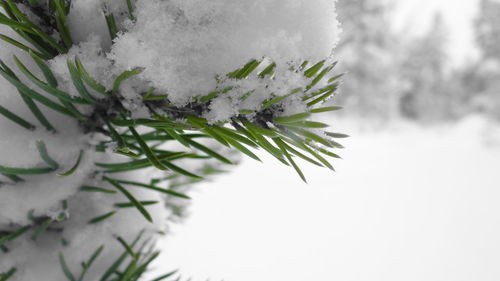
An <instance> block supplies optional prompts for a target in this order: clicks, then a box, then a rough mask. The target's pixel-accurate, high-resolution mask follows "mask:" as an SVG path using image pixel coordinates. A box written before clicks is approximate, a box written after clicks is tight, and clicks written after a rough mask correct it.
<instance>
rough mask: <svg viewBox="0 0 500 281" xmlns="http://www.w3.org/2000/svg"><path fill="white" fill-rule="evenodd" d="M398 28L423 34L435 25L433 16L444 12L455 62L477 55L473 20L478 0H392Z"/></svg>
mask: <svg viewBox="0 0 500 281" xmlns="http://www.w3.org/2000/svg"><path fill="white" fill-rule="evenodd" d="M393 1H394V3H395V5H396V7H397V13H396V18H395V23H396V26H397V29H399V30H404V31H406V32H410V33H413V34H419V33H423V32H425V31H426V30H428V28H429V24H430V23H432V18H433V16H434V13H435V12H437V11H440V12H442V13H443V16H444V18H445V21H446V24H447V26H448V28H449V29H450V35H449V44H450V55H451V57H452V59H453V61H454V62H455V63H460V62H463V61H466V60H467V58H468V57H471V56H474V55H475V47H474V35H473V30H472V24H473V20H474V18H475V16H476V13H477V11H478V4H479V0H393Z"/></svg>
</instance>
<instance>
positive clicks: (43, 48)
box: [0, 0, 346, 281]
mask: <svg viewBox="0 0 500 281" xmlns="http://www.w3.org/2000/svg"><path fill="white" fill-rule="evenodd" d="M126 4H127V7H128V13H129V17H130V19H131V20H134V10H133V3H131V0H126ZM0 5H1V6H2V9H3V12H0V24H2V25H6V26H8V27H10V28H11V29H12V30H13V31H15V33H16V34H17V35H18V37H19V38H22V40H21V41H22V42H21V41H19V40H16V39H15V38H12V37H9V36H6V35H4V34H0V39H2V40H4V41H5V42H7V43H9V44H11V45H13V46H15V47H17V48H19V49H21V50H23V51H25V52H26V53H27V54H29V58H30V59H31V60H33V62H34V63H35V64H36V65H37V66H38V68H39V70H40V72H41V73H42V75H43V77H37V76H36V75H35V74H34V73H33V71H30V69H28V67H27V66H26V62H23V61H22V60H21V59H19V58H18V57H15V56H14V57H13V61H14V63H15V66H8V65H7V64H6V63H5V62H3V61H1V60H0V75H1V76H3V78H5V79H6V80H7V81H9V82H10V84H12V85H13V86H14V87H15V88H16V89H17V92H18V93H19V95H20V97H21V98H22V100H23V102H24V103H25V105H26V106H27V107H28V108H29V110H30V111H31V113H32V114H33V116H34V117H35V119H36V120H37V122H38V123H39V124H34V123H32V122H30V121H28V120H26V119H25V118H23V117H22V116H20V115H18V114H16V113H15V112H13V111H11V110H9V109H8V108H5V107H4V106H2V105H0V115H3V117H5V118H7V119H9V120H11V121H12V122H14V123H16V124H17V125H19V126H21V127H23V128H25V129H26V130H35V129H37V128H38V127H39V126H41V127H42V128H43V129H45V130H48V131H50V132H53V133H54V134H57V133H58V131H59V130H61V128H56V127H55V126H54V125H53V124H52V123H51V121H50V120H49V118H48V117H47V116H45V115H44V114H43V112H42V110H41V109H40V106H43V107H46V108H48V109H51V110H53V111H55V112H57V113H59V114H61V115H62V116H64V117H67V118H72V119H75V120H77V121H78V124H80V125H81V128H82V132H85V133H97V132H98V133H102V134H103V135H105V136H107V139H106V140H103V141H101V142H100V143H99V144H97V145H95V147H94V149H95V150H96V151H98V152H102V153H107V151H109V149H108V148H109V147H112V148H113V149H114V152H115V153H118V154H121V155H125V156H126V157H127V158H128V159H129V160H127V161H124V162H119V163H95V171H96V174H98V175H99V176H100V177H101V179H102V182H107V183H109V185H110V186H112V187H113V189H110V188H105V187H100V186H88V185H85V186H82V187H81V188H80V191H81V192H102V193H107V194H117V193H121V194H123V195H124V196H125V198H127V199H128V202H123V203H115V204H114V205H113V206H111V208H112V211H110V212H108V213H105V214H102V215H100V216H98V217H95V218H93V219H91V220H89V221H88V223H89V224H97V223H100V222H102V221H104V220H106V219H108V218H110V217H112V216H113V215H114V214H116V213H117V212H118V211H119V210H120V209H122V208H136V209H137V211H138V212H140V213H141V214H142V215H143V216H144V218H145V219H147V220H148V221H152V216H151V215H150V214H149V212H148V210H147V206H149V205H153V204H158V203H160V202H157V201H140V200H138V199H136V198H135V197H134V196H133V195H132V193H131V192H129V191H128V187H129V186H134V187H139V188H147V189H150V190H154V191H157V192H161V193H164V194H166V195H168V196H173V197H178V198H183V199H189V197H188V196H187V195H185V194H183V193H182V192H180V191H179V190H176V188H175V186H174V185H171V188H160V187H158V184H159V183H160V182H165V181H169V180H172V179H174V178H178V177H181V176H183V177H185V178H188V179H190V180H189V181H188V182H187V183H193V182H197V181H201V180H203V178H204V176H207V175H209V174H211V173H214V172H215V171H217V169H215V168H211V167H210V166H207V168H206V169H204V170H202V171H201V174H199V173H195V172H193V171H188V170H187V169H185V168H183V167H181V166H179V165H176V164H175V163H174V161H175V160H180V159H198V160H199V161H203V160H204V159H216V160H219V161H220V162H221V163H223V164H233V163H232V161H230V160H229V159H228V158H226V157H225V156H223V155H222V154H221V153H219V152H217V151H215V150H213V149H211V148H209V147H208V146H207V145H204V144H203V142H204V140H207V139H210V140H215V141H217V142H218V143H220V144H222V145H223V146H225V147H228V148H232V149H235V150H237V151H240V152H242V153H243V154H245V155H247V156H249V157H251V158H253V159H256V160H259V161H260V159H259V157H258V156H257V155H256V154H255V153H254V152H252V149H257V148H262V149H264V150H266V151H267V152H269V153H270V154H271V155H272V156H274V157H275V158H276V159H277V160H278V161H280V162H282V163H283V164H285V165H287V166H292V167H293V168H294V169H295V171H296V172H297V173H298V175H299V176H300V177H301V178H302V179H303V180H304V181H305V176H304V174H303V173H302V171H301V169H300V168H299V166H298V165H297V163H296V161H295V160H294V159H296V158H297V157H298V158H301V159H303V160H305V161H307V162H310V163H312V164H314V165H317V166H322V167H327V168H329V169H332V170H333V166H332V165H331V163H330V162H329V161H328V160H327V157H333V158H339V156H338V155H337V154H336V153H334V152H332V150H333V149H335V148H342V146H341V145H340V144H339V143H337V142H336V141H334V140H333V139H336V138H343V137H346V136H345V135H343V134H339V133H334V132H326V136H325V135H320V134H316V133H314V132H312V131H311V130H309V129H311V128H312V129H316V128H321V129H323V128H326V127H328V125H327V124H324V123H321V122H315V121H310V120H309V119H310V118H311V116H312V115H315V114H319V113H324V112H330V111H335V110H339V109H340V107H335V106H322V104H323V103H325V102H326V101H327V100H328V99H330V98H331V97H332V96H334V95H335V93H336V90H337V88H338V86H339V78H340V77H341V75H333V74H331V73H332V70H333V69H334V67H335V64H330V65H328V64H327V63H326V62H325V61H320V62H318V63H315V64H310V63H309V62H307V61H305V62H303V64H302V65H301V66H300V67H298V68H296V69H290V71H295V72H297V73H299V72H300V73H303V75H304V76H305V77H306V78H307V79H309V80H310V84H309V85H308V86H307V87H305V88H298V89H293V90H291V91H290V93H289V94H288V95H285V96H273V95H272V96H271V97H270V98H269V99H268V100H266V101H265V102H263V103H262V106H261V108H260V109H259V110H257V111H256V110H241V111H240V112H239V115H237V116H235V117H233V118H231V120H228V121H226V122H219V123H216V124H211V123H210V122H209V121H208V120H207V119H205V118H203V117H202V116H201V114H202V111H203V109H204V108H208V105H210V103H211V101H212V100H213V99H214V98H217V97H218V96H219V95H224V94H226V93H227V92H230V91H231V90H233V89H232V88H225V89H222V90H216V91H212V92H209V93H208V94H207V95H205V96H199V97H197V98H195V99H194V100H193V102H191V103H190V104H189V105H188V106H186V107H182V108H179V107H177V106H175V105H172V104H171V103H170V102H169V100H168V95H165V94H160V93H156V90H155V89H154V88H151V89H150V90H149V91H147V92H145V93H140V94H141V96H142V102H143V104H144V105H145V106H146V107H147V108H148V109H149V111H150V113H151V115H150V118H141V119H134V118H133V117H132V114H131V112H129V111H128V110H127V109H125V107H123V106H122V104H121V101H122V100H123V98H122V97H121V95H120V86H121V84H122V82H124V81H126V80H127V79H130V78H132V77H134V76H136V75H138V74H140V73H141V69H132V70H127V71H124V72H123V73H121V74H120V75H118V76H117V77H116V79H115V81H114V83H113V85H109V86H108V87H106V86H105V85H102V84H100V83H99V82H97V81H96V79H94V78H93V77H92V76H91V75H90V74H89V72H88V71H87V70H86V68H85V66H84V64H83V63H82V61H80V60H79V59H78V58H73V59H68V61H67V67H68V70H69V73H70V75H71V77H70V78H71V81H72V84H73V86H74V88H75V89H76V91H77V92H78V94H79V96H73V95H71V94H70V93H68V92H66V91H64V90H61V89H60V87H59V85H58V80H57V78H56V75H55V74H54V73H53V71H52V70H51V68H50V66H49V63H48V61H49V60H51V59H53V58H54V57H56V56H58V55H61V54H65V53H67V52H68V51H69V49H70V48H71V47H72V46H73V44H74V42H73V40H72V36H71V32H70V29H69V27H68V14H69V12H70V9H71V1H68V0H48V1H43V4H42V3H41V2H39V1H38V0H17V1H16V0H0ZM20 5H23V6H24V7H28V8H29V11H30V13H31V14H30V15H27V14H26V13H25V12H23V10H24V11H26V9H20V8H19V6H20ZM33 15H34V16H36V17H38V18H39V19H40V21H39V22H40V23H39V24H36V23H34V22H33V21H32V20H31V19H30V18H32V17H33ZM103 16H104V17H105V19H106V23H107V25H108V29H109V34H110V37H111V38H112V39H114V38H116V37H117V36H118V34H119V32H120V30H119V28H118V25H117V23H116V20H115V17H114V15H113V14H112V13H110V12H109V11H108V10H107V8H106V7H105V6H103ZM263 63H265V62H264V60H251V61H249V62H248V63H247V64H246V65H244V66H243V67H242V68H241V69H238V70H235V71H234V72H231V73H228V74H227V75H226V78H227V79H234V80H241V79H245V78H247V77H249V76H250V75H252V74H254V75H258V77H259V78H261V79H267V80H268V81H269V83H272V79H273V75H274V71H275V67H276V64H274V63H270V64H268V65H266V66H265V67H262V64H263ZM259 66H261V68H260V69H263V70H261V71H259V72H258V73H256V71H257V69H258V68H259ZM13 67H15V68H16V71H18V72H20V73H22V75H23V76H22V77H19V76H18V75H16V74H15V72H14V70H13ZM325 79H326V80H327V81H328V83H327V86H325V87H322V88H321V89H319V90H314V91H313V90H312V89H313V88H314V86H315V85H316V84H318V83H319V82H321V81H323V80H325ZM24 80H28V81H30V83H31V84H33V85H35V86H36V88H32V87H30V86H28V84H27V83H26V82H25V81H24ZM207 92H208V91H207ZM251 94H252V92H249V93H248V95H251ZM248 95H247V96H246V97H248ZM294 95H295V96H297V95H300V97H301V99H302V101H303V102H304V103H305V104H306V105H307V108H308V111H307V112H303V113H300V114H295V115H292V116H280V112H281V110H282V108H281V102H283V101H284V100H285V99H287V98H289V97H291V96H294ZM82 107H91V108H92V110H91V111H92V114H91V115H86V114H84V113H82V112H81V108H82ZM79 108H80V110H79ZM87 112H88V111H87ZM179 120H182V121H179ZM167 142H176V143H179V144H182V145H183V146H185V147H186V148H188V149H189V152H186V151H170V150H165V149H163V148H162V145H163V144H165V143H167ZM318 144H319V145H318ZM37 147H38V151H39V157H40V158H41V159H42V160H43V163H44V164H45V165H44V166H39V165H36V164H34V167H32V168H17V167H8V166H3V165H0V174H2V175H4V176H5V177H6V178H8V179H10V180H11V182H10V183H9V184H21V183H22V182H24V181H25V180H29V177H30V176H32V175H41V174H47V175H53V176H60V177H69V176H71V175H72V174H73V173H74V172H75V171H77V169H78V168H79V165H80V162H81V160H82V157H84V151H83V150H82V151H79V152H78V151H77V152H75V161H74V165H72V166H71V167H66V169H63V167H61V165H59V163H57V162H56V161H55V160H54V159H53V158H51V157H50V152H49V151H47V149H46V146H45V144H44V143H43V142H42V141H38V142H37ZM193 151H196V152H193ZM37 163H38V161H37ZM0 164H1V163H0ZM148 167H156V168H157V169H159V170H162V171H168V172H169V174H168V176H165V177H163V178H155V179H151V181H150V182H135V181H123V180H119V179H116V178H114V177H113V174H116V173H127V172H130V171H134V170H139V169H144V168H148ZM0 184H1V183H0ZM64 204H67V202H66V201H65V202H64ZM66 207H67V206H66ZM66 219H67V217H66V216H64V215H61V216H60V217H58V218H57V219H50V218H42V219H38V220H34V223H33V224H32V225H28V226H23V227H21V228H19V229H17V230H15V231H3V232H0V250H2V251H3V252H4V254H7V253H8V244H9V242H12V241H13V240H15V239H16V238H18V237H21V236H23V235H28V234H27V233H28V232H32V233H33V234H32V237H31V238H32V239H33V240H35V239H36V238H37V237H38V236H39V235H40V234H42V233H43V232H44V231H46V230H47V229H50V228H51V227H55V226H56V225H57V224H58V223H59V222H61V221H64V220H66ZM141 236H142V235H139V236H138V237H137V239H136V240H135V241H133V242H131V243H127V242H126V241H124V239H122V238H121V237H117V238H116V241H117V243H120V244H121V245H122V246H123V247H124V253H123V254H122V255H121V256H119V257H118V259H117V260H116V262H114V263H113V265H112V266H111V267H110V268H109V269H108V270H107V271H106V272H105V273H104V274H103V275H102V277H101V279H100V280H101V281H132V280H139V278H141V276H143V274H144V272H146V270H147V268H148V266H149V265H150V264H151V262H152V261H153V260H154V259H155V258H156V257H157V256H158V254H159V252H157V251H154V250H153V247H152V245H151V243H150V241H148V240H147V241H144V242H143V244H142V245H141V246H139V244H140V238H141ZM104 247H105V246H104V245H103V246H101V247H99V248H98V249H96V251H95V252H94V254H93V255H92V256H91V257H89V259H88V260H87V261H82V263H81V265H82V269H81V272H80V273H79V274H76V273H75V272H72V271H71V270H70V269H69V268H68V266H67V265H66V261H65V259H64V255H63V254H62V253H60V255H59V260H60V264H61V268H62V272H63V273H64V276H66V278H67V280H69V281H83V280H84V278H85V275H86V273H87V271H88V270H89V268H90V267H91V266H92V264H93V263H94V261H95V260H97V259H98V258H99V255H100V253H101V252H102V250H103V249H104ZM127 263H128V264H127ZM15 273H16V268H12V269H11V270H9V271H7V272H5V273H2V274H0V281H6V280H9V278H11V277H12V276H14V274H15ZM175 275H176V273H175V272H171V273H168V274H166V275H163V276H160V277H158V278H156V279H154V280H153V281H159V280H167V279H168V280H173V279H169V278H178V279H177V280H180V277H178V276H175Z"/></svg>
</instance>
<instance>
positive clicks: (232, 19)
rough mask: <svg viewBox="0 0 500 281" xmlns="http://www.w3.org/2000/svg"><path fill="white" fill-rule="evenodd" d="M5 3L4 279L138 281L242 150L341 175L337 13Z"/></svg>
mask: <svg viewBox="0 0 500 281" xmlns="http://www.w3.org/2000/svg"><path fill="white" fill-rule="evenodd" d="M0 5H1V7H2V9H1V13H0V34H1V35H0V38H1V39H2V40H3V41H2V43H1V44H2V46H1V49H0V59H1V61H0V75H1V76H2V77H3V79H1V80H0V92H1V94H0V115H2V116H0V117H1V118H0V131H1V135H0V153H1V155H2V157H1V160H0V272H1V275H0V280H9V281H14V280H23V281H29V280H103V281H104V280H116V278H117V277H119V280H138V279H139V278H140V276H141V275H142V273H143V272H144V271H145V270H146V269H147V267H148V264H149V262H150V261H151V260H153V259H154V258H155V257H156V256H157V254H158V252H156V251H155V250H154V238H155V237H156V235H157V234H158V233H162V232H164V231H166V229H165V221H166V220H167V218H169V217H172V215H174V214H175V213H176V210H177V209H178V204H177V203H175V204H172V198H178V199H176V200H186V199H188V198H189V197H188V196H187V195H186V194H185V186H186V185H189V184H192V183H195V182H198V181H200V180H203V179H204V178H206V177H208V176H210V175H211V174H214V173H217V172H218V171H220V169H221V166H222V165H229V164H233V163H235V162H236V161H237V159H238V158H237V157H236V156H234V153H233V152H234V151H241V152H242V153H244V154H246V155H247V156H249V157H251V158H254V159H256V160H259V159H258V157H257V156H256V155H255V154H254V152H252V149H257V148H262V149H264V150H266V151H268V152H269V153H270V154H272V155H273V156H274V157H276V158H277V159H278V160H279V161H280V162H282V163H283V164H285V165H289V166H292V167H293V168H294V169H295V170H296V171H297V173H298V174H299V175H300V177H302V179H304V180H305V177H304V175H303V174H302V172H301V171H300V168H299V167H298V165H297V164H296V162H295V160H294V159H297V158H302V159H304V160H306V161H308V162H311V163H313V164H315V165H318V166H325V167H328V168H330V169H333V167H332V166H331V164H330V163H329V162H328V160H327V159H326V158H327V157H338V156H337V155H336V154H335V153H334V152H332V149H334V148H336V147H340V145H339V144H338V143H337V142H335V141H334V139H335V138H338V137H343V135H341V134H337V133H333V132H327V131H325V128H326V127H327V125H326V124H323V123H320V122H316V121H313V120H311V118H312V117H311V116H313V115H315V114H318V113H323V112H328V111H333V110H337V109H339V107H335V106H330V105H326V104H325V102H326V101H327V100H329V99H330V98H331V97H332V96H334V95H335V93H336V89H337V87H338V85H339V77H340V75H338V73H334V66H335V63H334V62H333V61H332V59H331V55H332V50H333V48H334V46H335V44H336V42H337V39H338V35H339V27H338V23H337V21H336V14H335V8H334V1H331V0H315V1H306V0H257V1H246V0H236V1H235V0H211V1H206V0H188V1H186V0H148V1H142V0H137V1H132V0H123V1H117V0H113V1H103V0H73V1H65V0H17V1H16V0H0ZM165 202H168V204H167V207H166V206H165ZM181 204H182V203H181ZM172 276H173V275H172ZM166 278H168V277H166Z"/></svg>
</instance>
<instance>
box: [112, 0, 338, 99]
mask: <svg viewBox="0 0 500 281" xmlns="http://www.w3.org/2000/svg"><path fill="white" fill-rule="evenodd" d="M334 4H335V1H331V0H316V1H312V2H311V1H307V0H293V1H290V0H257V1H246V0H236V1H235V0H231V1H229V0H212V1H206V0H170V1H161V0H151V1H139V2H137V6H136V11H137V23H136V24H134V25H131V27H130V28H129V30H128V31H127V32H125V33H123V34H122V35H121V36H120V37H119V38H117V39H116V40H115V42H114V45H113V48H112V50H111V53H110V55H109V57H110V58H111V59H112V60H113V61H114V62H115V63H116V65H117V66H118V67H119V68H122V69H132V68H136V67H141V68H144V71H143V72H142V74H141V77H142V78H143V79H144V80H147V81H151V82H152V84H153V85H154V86H155V87H156V88H158V89H159V90H160V91H164V92H167V93H168V94H169V98H170V100H171V101H172V102H174V103H179V104H185V103H187V102H188V101H189V100H190V98H192V97H194V96H197V95H206V94H208V92H210V91H211V90H212V89H214V88H215V86H216V80H215V77H216V75H225V74H226V73H229V72H230V71H233V70H236V69H238V68H241V67H242V66H243V65H244V64H245V63H247V62H248V61H250V60H251V59H262V58H264V57H268V58H270V59H271V60H272V61H274V62H276V63H277V64H278V65H279V66H281V67H283V68H284V69H286V66H287V63H289V62H300V63H301V62H302V61H303V60H310V61H313V62H317V61H320V60H322V59H325V58H328V57H329V56H330V55H331V54H332V50H333V48H334V47H335V45H336V43H337V40H338V37H339V34H340V30H339V25H338V22H337V20H336V13H335V7H334Z"/></svg>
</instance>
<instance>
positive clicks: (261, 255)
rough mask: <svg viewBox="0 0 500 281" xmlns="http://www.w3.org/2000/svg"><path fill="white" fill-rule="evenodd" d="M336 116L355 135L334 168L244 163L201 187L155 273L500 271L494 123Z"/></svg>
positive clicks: (311, 275)
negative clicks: (384, 121) (380, 121)
mask: <svg viewBox="0 0 500 281" xmlns="http://www.w3.org/2000/svg"><path fill="white" fill-rule="evenodd" d="M331 120H332V121H330V123H332V124H333V125H335V129H336V130H337V131H340V132H343V133H347V134H350V135H351V138H349V139H346V140H343V141H341V143H342V144H344V145H345V146H346V149H345V150H342V151H339V153H340V155H341V156H342V157H343V159H342V160H339V161H335V163H334V164H335V165H334V166H335V168H336V170H337V172H336V173H332V172H331V171H328V170H326V169H321V168H318V167H314V166H310V165H307V163H300V164H301V166H302V167H303V170H304V172H305V174H306V176H307V178H308V180H309V184H308V185H306V184H303V183H302V182H301V181H300V179H299V178H298V177H297V176H296V175H294V171H293V170H292V169H290V168H288V167H285V166H283V165H280V164H279V163H277V161H275V160H274V159H272V157H266V156H265V155H262V159H263V160H264V163H259V162H256V161H253V160H249V159H247V160H245V161H244V162H243V163H242V165H241V166H239V167H238V168H237V169H236V170H235V171H234V173H232V174H231V176H229V177H224V178H220V180H219V181H217V182H215V183H213V184H212V183H211V184H207V185H203V186H199V189H198V192H197V194H193V205H192V216H191V217H190V218H189V219H188V220H187V221H186V224H185V225H180V226H178V227H177V228H176V229H174V235H173V236H172V235H171V236H169V237H167V239H166V240H165V241H163V242H162V244H163V246H162V248H163V249H164V253H163V257H162V260H160V261H159V262H158V263H156V271H157V272H156V273H159V272H166V271H168V270H169V269H173V268H179V269H180V272H181V273H182V274H183V276H185V277H189V276H192V277H193V278H192V280H193V281H201V280H207V278H209V279H210V280H226V281H254V280H260V281H276V280H287V281H304V280H315V281H331V280H336V281H348V280H349V281H374V280H380V281H382V280H383V281H400V280H405V281H419V280H426V281H469V280H483V281H496V280H499V279H500V270H499V267H498V263H499V262H500V255H499V253H500V243H499V239H498V237H499V235H500V217H499V215H498V214H499V213H500V208H499V204H498V202H499V200H500V189H499V187H500V173H499V172H498V167H500V158H499V155H500V126H499V125H498V124H495V123H491V122H488V121H486V120H485V119H484V118H482V117H477V116H475V117H469V118H466V119H465V120H462V121H460V122H459V123H458V124H455V125H454V124H444V125H437V126H430V127H423V126H418V125H414V124H408V123H405V122H395V123H393V124H391V125H390V126H388V127H386V126H384V125H381V126H378V125H377V124H374V123H373V122H370V121H368V120H363V119H361V120H348V119H344V120H338V118H336V117H331ZM333 120H334V121H333ZM260 156H261V155H260V154H259V157H260ZM154 275H156V274H154Z"/></svg>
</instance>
